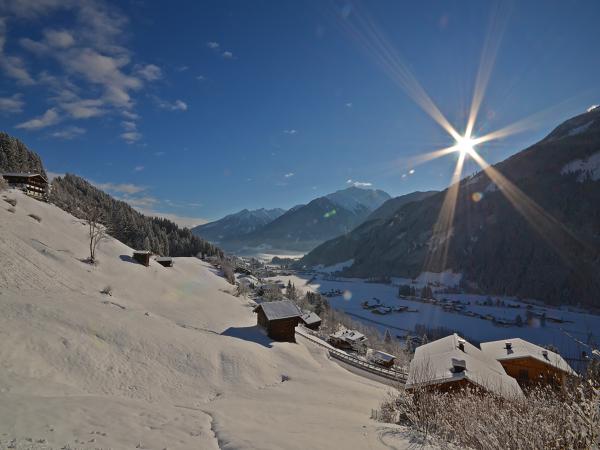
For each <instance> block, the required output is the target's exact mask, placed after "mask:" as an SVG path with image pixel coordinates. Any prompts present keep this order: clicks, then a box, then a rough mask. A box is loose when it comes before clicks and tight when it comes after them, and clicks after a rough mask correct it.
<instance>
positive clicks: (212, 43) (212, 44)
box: [206, 41, 221, 50]
mask: <svg viewBox="0 0 600 450" xmlns="http://www.w3.org/2000/svg"><path fill="white" fill-rule="evenodd" d="M206 46H207V47H208V48H212V49H213V50H214V49H217V48H219V47H220V46H221V45H220V44H219V43H218V42H215V41H210V42H207V43H206Z"/></svg>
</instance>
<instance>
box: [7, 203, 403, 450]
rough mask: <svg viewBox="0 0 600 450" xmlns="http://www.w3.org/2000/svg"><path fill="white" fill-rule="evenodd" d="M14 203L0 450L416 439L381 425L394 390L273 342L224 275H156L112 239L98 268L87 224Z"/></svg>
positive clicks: (187, 266) (191, 262)
mask: <svg viewBox="0 0 600 450" xmlns="http://www.w3.org/2000/svg"><path fill="white" fill-rule="evenodd" d="M6 194H7V193H5V195H6ZM8 196H9V197H12V198H16V199H17V200H18V204H17V207H16V212H15V213H11V212H9V211H8V208H9V205H8V204H7V203H5V202H4V201H2V200H0V448H5V447H8V444H9V443H10V442H12V440H13V439H15V441H14V442H15V444H16V445H17V447H18V448H62V447H63V446H70V448H84V449H92V448H113V449H121V448H136V447H138V448H148V449H163V448H169V449H176V448H179V449H191V448H197V449H217V448H222V449H258V448H260V449H288V448H290V449H295V448H297V449H306V448H318V449H328V448H331V449H338V448H347V449H353V448H356V449H359V448H360V449H362V448H373V449H378V448H389V447H387V445H393V446H394V447H395V448H406V447H408V445H409V441H408V440H407V438H406V437H404V436H405V435H406V434H407V432H406V430H402V429H397V428H390V427H384V426H382V425H380V424H377V423H375V422H373V421H370V420H369V415H370V412H371V408H375V407H377V405H378V404H379V402H380V401H381V400H382V399H383V398H384V396H385V395H386V393H387V391H388V389H389V388H388V387H385V386H383V385H380V384H378V383H376V382H374V381H371V380H368V379H365V378H361V377H359V376H357V375H354V374H352V373H350V372H348V371H346V370H344V369H342V368H341V367H339V366H338V365H337V364H335V363H334V362H332V361H330V360H329V359H328V358H327V357H326V354H325V353H324V350H322V349H320V348H319V347H314V346H313V345H312V344H310V343H308V342H306V341H302V340H301V338H300V339H299V342H298V344H289V343H276V342H271V341H270V340H268V339H267V338H266V337H265V336H264V335H263V334H261V333H260V332H258V331H257V330H256V328H255V327H254V324H255V322H256V319H255V317H254V315H253V313H252V311H251V308H250V307H249V306H248V305H247V304H246V303H245V301H243V300H242V299H239V298H236V297H234V296H232V295H231V294H229V293H228V292H227V291H228V290H231V286H230V285H228V284H227V283H226V282H225V281H224V280H223V279H222V278H221V277H219V276H218V275H217V274H215V273H214V270H213V269H212V267H210V266H208V265H207V264H205V263H204V262H202V261H200V260H198V259H195V258H176V259H175V265H174V267H173V268H164V267H162V266H160V265H158V264H157V263H155V262H154V261H152V262H151V265H150V267H148V268H146V267H143V266H141V265H139V264H136V263H134V262H132V261H131V259H130V258H129V255H131V252H132V250H131V249H130V248H128V247H127V246H125V245H124V244H122V243H120V242H118V241H115V240H112V239H110V240H107V241H105V242H103V243H101V245H100V247H99V250H98V258H99V261H100V262H99V264H98V265H97V266H95V267H92V266H89V265H87V264H85V263H82V262H81V261H80V259H81V258H84V257H86V256H87V254H86V251H87V249H86V241H85V227H84V226H83V225H82V224H81V223H80V222H79V221H78V220H77V219H75V218H74V217H73V216H71V215H69V214H67V213H65V212H64V211H62V210H60V209H58V208H57V207H55V206H53V205H49V204H45V203H40V202H37V201H36V200H33V199H30V198H28V197H25V196H24V195H22V194H21V193H19V192H15V191H10V192H8ZM32 213H33V214H37V215H38V216H40V217H41V219H42V221H41V222H39V223H38V222H37V221H36V220H34V219H33V218H31V217H29V216H28V214H32ZM107 285H110V286H111V287H112V291H113V294H112V296H107V295H103V294H101V293H100V290H102V289H103V288H104V287H106V286H107ZM282 375H286V376H287V377H289V380H288V381H285V382H283V381H282ZM67 448H68V447H67Z"/></svg>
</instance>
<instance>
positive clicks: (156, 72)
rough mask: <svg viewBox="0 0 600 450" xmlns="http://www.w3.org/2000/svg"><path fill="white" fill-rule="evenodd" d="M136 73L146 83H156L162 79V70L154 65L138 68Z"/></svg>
mask: <svg viewBox="0 0 600 450" xmlns="http://www.w3.org/2000/svg"><path fill="white" fill-rule="evenodd" d="M136 73H137V74H138V75H139V76H141V77H142V78H143V79H144V80H146V81H155V80H160V79H161V78H162V70H161V68H160V67H158V66H156V65H154V64H148V65H146V66H138V68H137V69H136Z"/></svg>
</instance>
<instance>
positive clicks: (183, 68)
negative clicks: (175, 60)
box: [175, 66, 190, 72]
mask: <svg viewBox="0 0 600 450" xmlns="http://www.w3.org/2000/svg"><path fill="white" fill-rule="evenodd" d="M189 68H190V67H189V66H179V67H176V68H175V70H176V71H177V72H185V71H186V70H188V69H189Z"/></svg>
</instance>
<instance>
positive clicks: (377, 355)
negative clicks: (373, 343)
mask: <svg viewBox="0 0 600 450" xmlns="http://www.w3.org/2000/svg"><path fill="white" fill-rule="evenodd" d="M369 359H370V360H371V361H373V362H374V363H375V364H377V365H379V366H382V367H388V368H389V367H393V366H394V363H395V362H396V357H395V356H394V355H390V354H389V353H386V352H382V351H380V350H375V351H373V352H372V353H371V354H370V355H369Z"/></svg>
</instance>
